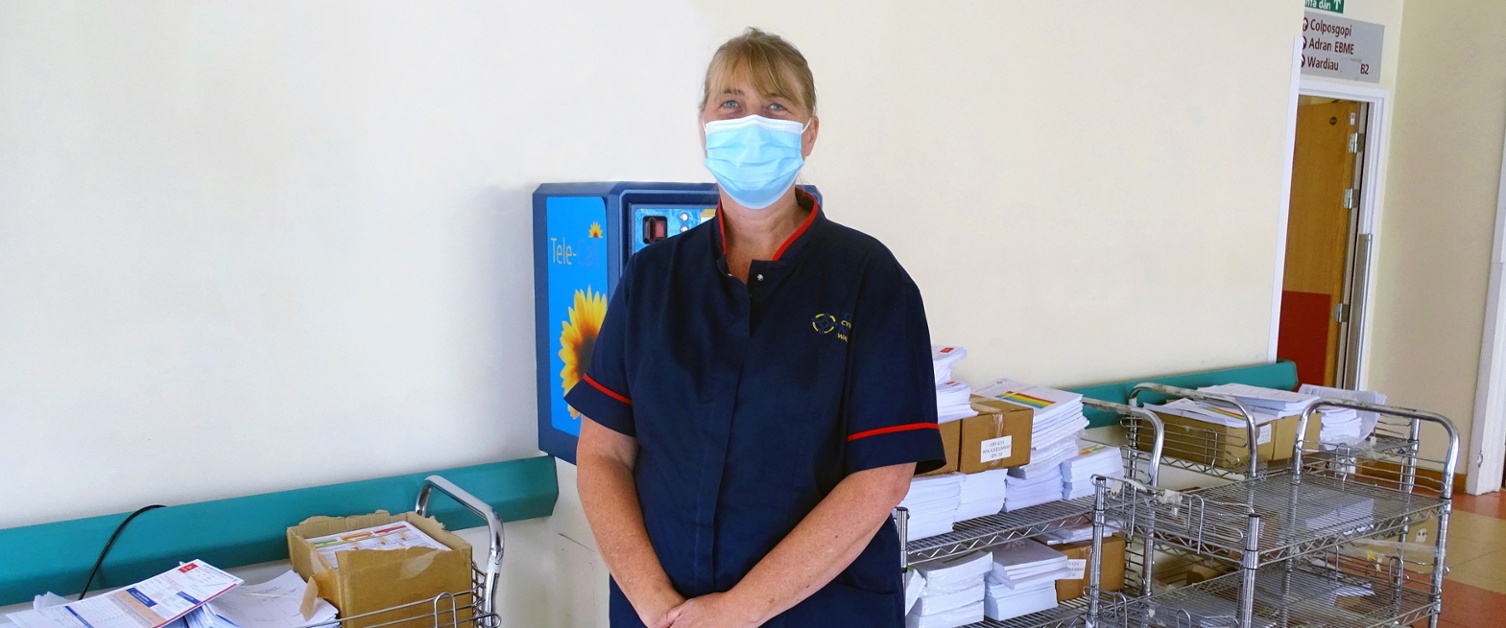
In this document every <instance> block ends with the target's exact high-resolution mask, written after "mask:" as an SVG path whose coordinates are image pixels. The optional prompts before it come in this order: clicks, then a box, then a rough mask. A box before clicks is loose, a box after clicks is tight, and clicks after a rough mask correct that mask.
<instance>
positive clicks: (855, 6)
mask: <svg viewBox="0 0 1506 628" xmlns="http://www.w3.org/2000/svg"><path fill="white" fill-rule="evenodd" d="M1300 12H1301V11H1300V7H1296V6H1279V5H1276V4H1275V3H1241V4H1240V5H1237V6H1231V5H1226V4H1223V3H1207V2H1196V1H1192V0H1185V1H1175V2H1171V1H1168V2H1159V3H1154V4H1146V3H1136V4H1134V5H1126V4H1124V3H1118V2H1108V1H1106V0H1104V1H1099V2H1088V3H1086V4H1083V5H1079V6H1077V7H1076V8H1074V9H1073V10H1071V11H1065V10H1062V9H1061V8H1060V5H1056V4H1052V5H1026V6H1021V5H1019V4H1007V5H1006V4H1003V3H999V4H992V3H976V2H942V3H926V4H924V5H919V4H914V3H906V2H897V1H895V2H884V3H823V4H820V5H815V6H812V5H810V4H809V3H800V2H793V1H780V2H762V3H756V4H752V3H750V4H746V5H734V4H728V3H722V2H677V1H671V0H663V1H661V2H658V3H656V4H655V5H653V6H651V7H635V8H632V9H628V8H625V7H623V6H621V5H619V4H617V3H605V2H592V1H587V0H577V1H575V2H563V3H483V2H447V3H438V4H435V5H433V6H428V5H426V6H425V7H424V8H423V9H418V8H415V7H413V5H409V4H405V3H396V2H389V3H365V2H362V3H357V2H343V3H340V2H330V3H317V4H313V5H310V4H307V3H294V2H274V3H258V4H256V5H241V4H230V3H200V4H182V3H172V2H160V1H159V2H121V3H110V4H108V5H98V4H93V3H76V2H75V3H41V4H37V3H6V4H4V5H0V60H3V61H0V64H3V65H0V138H3V142H4V144H3V145H0V147H3V152H0V166H3V167H0V190H4V192H3V193H0V221H3V222H0V238H3V240H0V303H5V304H6V307H4V308H0V353H3V354H4V355H5V356H7V359H5V360H3V361H0V416H3V417H4V419H5V421H6V425H7V432H8V434H7V437H6V438H5V439H4V440H3V442H0V459H3V460H6V461H7V462H8V464H10V465H12V466H13V468H19V469H25V470H26V471H25V475H26V481H22V482H11V483H7V484H6V485H5V487H4V488H3V489H0V491H3V493H0V500H3V501H4V502H5V503H19V504H27V507H26V508H21V509H10V510H7V511H5V512H3V513H0V525H18V524H24V523H33V522H38V521H47V520H52V519H57V518H64V517H76V516H83V515H91V514H99V513H105V512H116V511H121V510H126V509H129V508H132V507H134V506H136V505H139V504H141V503H144V502H147V501H165V502H168V503H172V502H182V501H188V500H199V499H208V498H215V497H223V496H228V495H241V494H247V493H254V492H259V491H265V490H273V489H280V488H288V487H294V486H303V485H310V484H321V483H327V482H334V481H340V480H349V479H355V478H361V477H369V476H373V475H380V474H387V473H396V472H403V471H410V470H418V469H428V468H435V467H441V466H447V465H455V464H464V463H468V462H476V461H483V460H495V459H499V458H508V457H517V456H522V455H528V454H529V453H531V452H532V451H533V439H534V428H533V422H532V417H533V413H534V408H533V405H534V404H533V397H532V378H531V373H532V371H533V368H534V364H533V356H532V347H533V345H532V338H530V337H529V333H528V332H527V331H524V330H527V329H530V328H531V327H530V325H529V322H530V321H531V319H530V316H531V310H532V290H531V284H530V273H531V265H530V255H529V244H528V229H527V225H528V220H529V219H528V203H527V199H528V196H527V195H528V193H529V191H530V190H531V189H532V188H533V187H534V186H535V185H537V184H538V183H540V182H543V181H560V180H592V179H623V178H637V179H668V180H705V179H706V178H707V177H706V175H705V173H704V172H703V170H702V169H701V167H700V165H699V164H698V159H699V154H698V153H699V151H698V148H697V145H696V140H695V127H694V122H693V115H694V107H695V104H696V100H697V98H698V95H699V94H698V88H699V75H700V73H701V71H702V69H703V64H704V62H705V59H706V58H707V57H708V55H709V53H710V51H711V50H712V49H713V48H714V46H715V45H716V44H717V42H719V41H721V40H722V39H724V38H725V37H727V36H729V35H732V34H735V33H736V32H737V31H738V30H739V29H740V28H741V27H742V26H744V25H747V24H758V25H763V26H767V27H770V28H772V29H773V30H775V31H776V32H780V33H783V34H785V35H787V36H789V37H790V38H791V39H792V40H793V41H795V42H797V43H798V44H799V45H800V46H801V47H802V48H803V49H804V50H805V52H806V53H807V55H808V56H809V57H810V58H811V60H812V64H813V66H814V68H815V72H816V75H817V77H818V79H819V81H820V89H821V96H822V111H821V113H822V115H823V125H822V130H823V134H822V137H821V141H820V145H819V147H818V149H817V152H816V154H815V156H814V157H813V159H812V163H811V166H810V168H809V170H808V172H807V174H806V178H807V179H808V180H809V181H811V182H813V183H816V184H818V185H820V186H821V187H822V188H823V190H824V191H825V193H826V195H827V198H828V199H829V209H830V213H831V215H832V217H833V218H835V219H836V220H839V221H842V222H846V223H849V224H851V225H854V226H856V227H858V228H861V229H865V230H867V231H869V232H871V233H873V234H874V235H876V236H878V237H879V238H881V239H883V240H884V241H885V242H887V243H889V245H890V246H891V247H892V248H893V249H894V250H895V252H896V254H897V255H898V256H899V258H900V259H901V260H902V261H903V262H904V263H905V264H906V265H907V266H908V268H909V269H910V271H911V273H912V274H913V275H914V277H915V279H916V280H917V281H918V283H919V284H920V285H921V287H922V290H923V292H924V295H925V298H926V299H927V304H928V305H929V312H930V317H931V321H932V329H933V334H934V336H935V338H936V339H937V340H941V341H946V342H953V343H961V344H964V345H968V346H969V347H970V348H971V349H972V351H973V357H972V358H970V359H969V360H968V361H967V362H966V363H965V364H964V366H963V367H962V369H961V370H960V373H961V374H962V375H964V376H967V377H971V378H974V379H983V378H988V377H996V376H1002V375H1006V374H1007V375H1011V376H1014V377H1023V378H1027V379H1034V380H1037V381H1043V382H1050V383H1058V384H1072V383H1083V382H1091V381H1097V380H1105V379H1109V378H1114V377H1128V376H1133V375H1137V374H1149V373H1158V372H1167V371H1183V370H1192V369H1200V368H1208V367H1215V366H1225V365H1234V364H1245V363H1252V362H1259V361H1261V360H1263V359H1264V357H1265V355H1264V351H1265V347H1266V343H1267V330H1268V329H1269V294H1270V291H1271V288H1272V281H1273V277H1274V275H1273V263H1274V260H1272V259H1270V256H1269V255H1263V254H1261V253H1262V252H1264V251H1270V250H1273V248H1274V238H1275V237H1276V207H1277V205H1278V201H1279V200H1280V196H1281V195H1282V194H1284V191H1282V190H1279V189H1278V187H1279V186H1278V184H1279V181H1280V177H1281V168H1282V166H1283V161H1284V160H1285V155H1283V154H1282V149H1281V139H1280V138H1281V136H1282V131H1283V129H1284V128H1285V126H1286V123H1287V121H1286V112H1285V103H1286V97H1287V96H1286V92H1287V67H1288V66H1287V63H1288V55H1287V46H1288V45H1289V42H1290V41H1291V37H1292V36H1293V35H1294V34H1295V31H1296V29H1297V25H1298V20H1299V19H1300ZM1232 156H1238V158H1232ZM1252 252H1253V253H1252ZM186 455H187V456H192V457H193V458H194V459H196V460H200V461H212V463H209V464H204V465H202V466H201V467H197V468H195V469H194V470H193V472H192V473H187V474H184V473H181V469H182V467H181V466H180V463H179V462H178V461H179V460H181V459H182V458H183V456H186Z"/></svg>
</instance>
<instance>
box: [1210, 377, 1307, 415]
mask: <svg viewBox="0 0 1506 628" xmlns="http://www.w3.org/2000/svg"><path fill="white" fill-rule="evenodd" d="M1198 390H1201V391H1203V392H1210V393H1218V394H1221V395H1228V396H1230V397H1233V398H1235V399H1238V400H1239V401H1240V403H1243V404H1245V405H1246V406H1250V409H1251V410H1255V411H1256V412H1262V413H1266V414H1274V415H1276V416H1278V417H1288V416H1295V415H1298V414H1302V411H1303V410H1306V409H1307V407H1308V406H1310V405H1312V403H1313V402H1314V401H1317V400H1318V398H1317V396H1315V395H1309V394H1306V393H1298V392H1292V391H1290V390H1277V389H1275V388H1261V387H1259V386H1251V385H1249V384H1219V385H1217V386H1204V387H1202V388H1199V389H1198Z"/></svg>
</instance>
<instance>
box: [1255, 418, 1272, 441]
mask: <svg viewBox="0 0 1506 628" xmlns="http://www.w3.org/2000/svg"><path fill="white" fill-rule="evenodd" d="M1269 442H1271V424H1270V423H1267V424H1265V425H1262V426H1260V440H1258V441H1256V443H1255V444H1256V445H1264V444H1266V443H1269Z"/></svg>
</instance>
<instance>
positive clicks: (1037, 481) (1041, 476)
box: [1004, 465, 1062, 512]
mask: <svg viewBox="0 0 1506 628" xmlns="http://www.w3.org/2000/svg"><path fill="white" fill-rule="evenodd" d="M1008 484H1009V488H1008V491H1007V492H1006V494H1005V496H1004V512H1014V511H1016V510H1020V509H1021V508H1029V507H1031V506H1037V505H1040V504H1044V503H1046V502H1054V501H1057V500H1059V499H1061V498H1062V469H1061V466H1059V465H1058V466H1055V467H1051V468H1050V469H1047V470H1045V471H1043V472H1041V473H1038V474H1035V475H1034V476H1031V477H1029V478H1017V477H1015V476H1013V475H1010V476H1009V482H1008Z"/></svg>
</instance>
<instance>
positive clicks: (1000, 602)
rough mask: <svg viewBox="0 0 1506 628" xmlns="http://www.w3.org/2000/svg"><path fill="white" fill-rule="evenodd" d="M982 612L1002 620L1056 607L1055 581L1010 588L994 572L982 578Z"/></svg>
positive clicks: (989, 616) (991, 617)
mask: <svg viewBox="0 0 1506 628" xmlns="http://www.w3.org/2000/svg"><path fill="white" fill-rule="evenodd" d="M983 583H984V585H985V587H984V590H983V614H984V616H986V617H988V618H989V619H992V620H994V621H1004V620H1006V619H1013V618H1015V617H1021V616H1024V615H1029V614H1031V613H1039V612H1041V611H1045V610H1051V609H1053V608H1056V581H1055V580H1051V581H1048V582H1045V583H1043V584H1037V585H1033V586H1028V587H1020V588H1018V589H1011V588H1009V586H1008V585H1006V584H1004V581H1002V580H1000V579H999V577H998V576H996V575H994V574H988V577H987V578H985V579H984V580H983Z"/></svg>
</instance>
